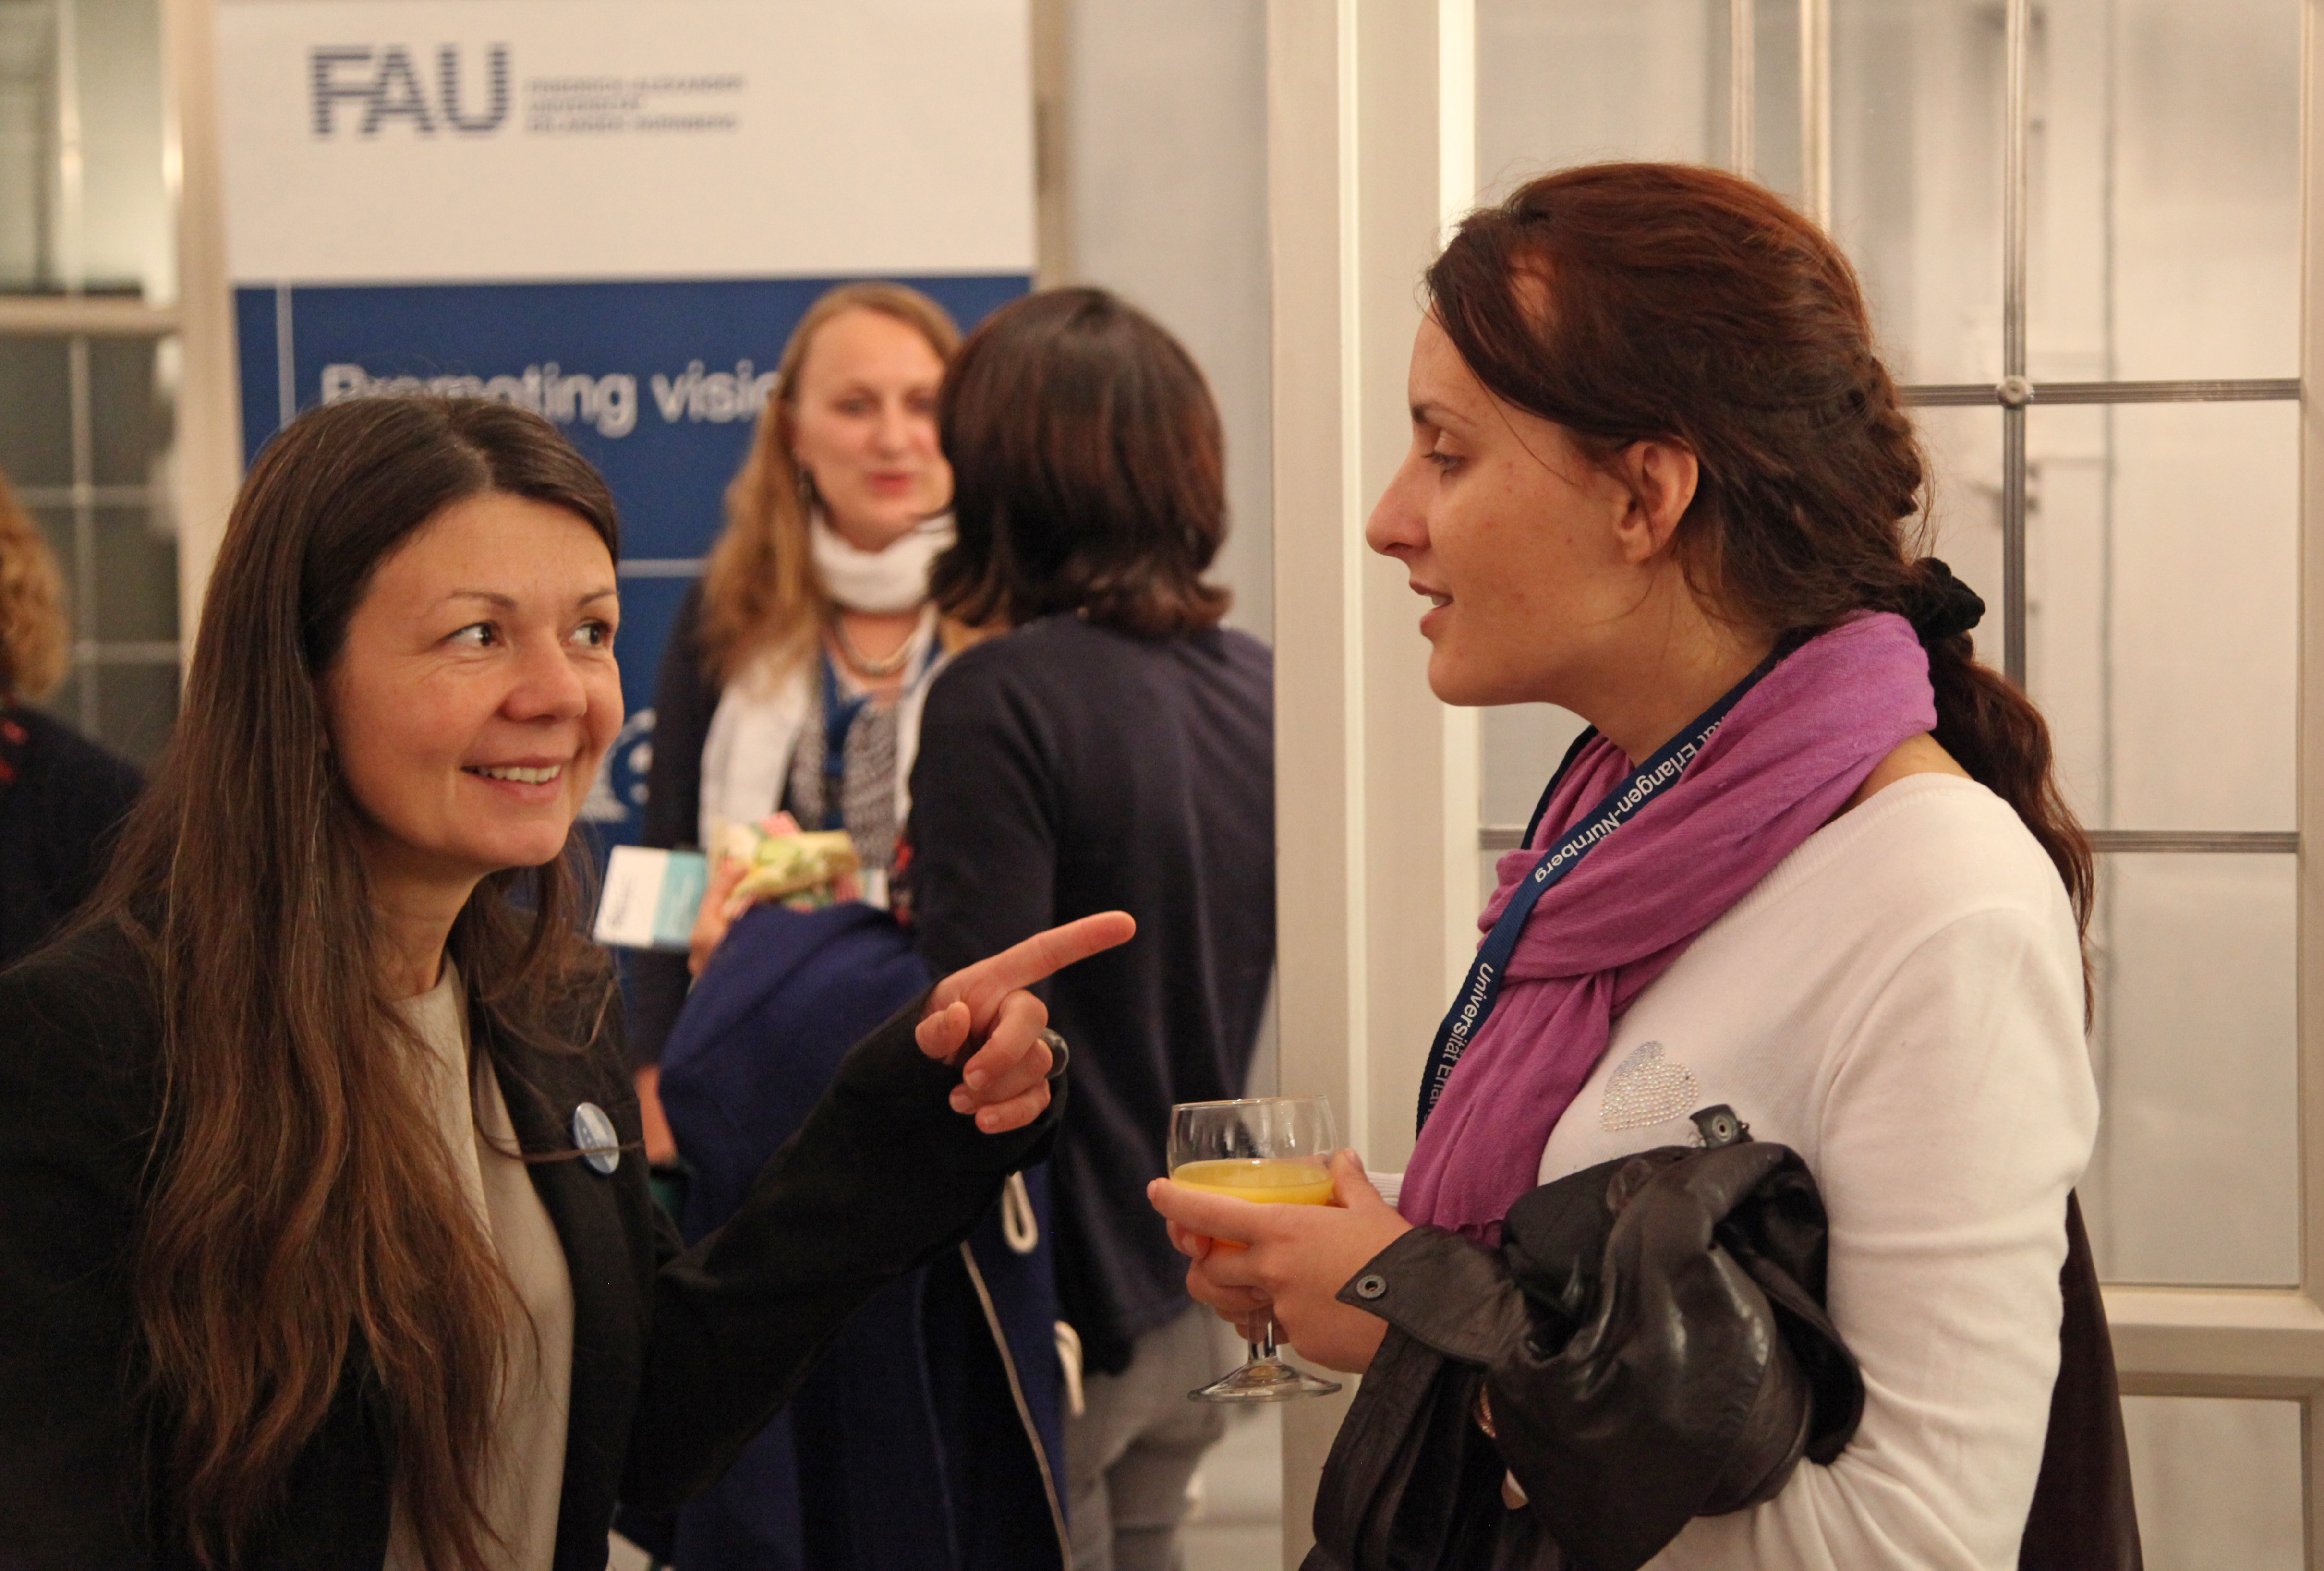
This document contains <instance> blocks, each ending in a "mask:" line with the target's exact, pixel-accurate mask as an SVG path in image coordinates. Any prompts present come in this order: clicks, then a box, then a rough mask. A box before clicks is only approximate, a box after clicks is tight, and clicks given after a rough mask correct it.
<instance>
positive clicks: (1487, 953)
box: [1415, 655, 1775, 1130]
mask: <svg viewBox="0 0 2324 1571" xmlns="http://www.w3.org/2000/svg"><path fill="white" fill-rule="evenodd" d="M1774 669H1775V656H1773V655H1770V656H1768V658H1767V660H1766V662H1765V663H1763V664H1762V665H1761V666H1760V667H1759V668H1758V670H1755V671H1753V672H1752V673H1751V674H1750V675H1749V676H1748V677H1745V678H1744V679H1742V680H1741V681H1739V682H1738V683H1736V684H1735V686H1733V687H1732V688H1729V689H1728V690H1727V694H1726V696H1725V697H1723V698H1720V700H1719V702H1717V703H1716V704H1713V705H1712V706H1711V707H1710V708H1708V709H1705V710H1704V711H1703V712H1702V713H1701V714H1700V715H1698V716H1695V717H1694V720H1693V722H1692V724H1691V725H1688V726H1687V727H1686V728H1685V729H1684V730H1683V731H1681V732H1680V733H1679V734H1678V735H1676V736H1674V737H1672V738H1671V739H1670V741H1669V742H1667V743H1665V744H1664V745H1663V750H1662V751H1661V752H1660V753H1655V755H1654V756H1653V757H1652V758H1649V759H1648V760H1646V762H1645V763H1643V764H1641V765H1639V766H1638V769H1637V772H1636V773H1634V774H1632V775H1631V776H1630V778H1629V779H1628V780H1626V781H1623V782H1622V783H1621V784H1620V785H1618V786H1616V787H1615V788H1614V789H1613V790H1610V791H1609V792H1607V793H1606V795H1605V796H1604V797H1603V798H1602V799H1600V801H1599V803H1598V805H1597V806H1596V807H1594V808H1592V809H1590V811H1589V812H1588V813H1587V814H1585V815H1584V816H1583V817H1582V821H1581V822H1580V823H1578V824H1576V825H1575V826H1574V827H1572V828H1571V829H1569V830H1567V831H1566V833H1565V837H1564V838H1563V839H1562V840H1560V841H1559V842H1558V843H1557V844H1556V845H1554V846H1551V847H1550V848H1549V849H1548V850H1546V851H1545V852H1543V853H1542V855H1541V860H1540V861H1538V862H1536V863H1535V864H1534V866H1533V871H1532V872H1531V873H1526V877H1525V882H1524V883H1520V884H1519V885H1518V886H1517V892H1516V893H1515V894H1513V895H1511V896H1510V897H1509V903H1508V906H1507V907H1505V908H1504V909H1503V910H1502V911H1501V915H1500V919H1499V921H1497V922H1495V923H1494V924H1493V930H1492V931H1491V932H1489V933H1488V934H1486V935H1485V941H1484V943H1483V944H1482V945H1481V946H1480V947H1479V948H1478V950H1477V958H1476V960H1475V962H1474V963H1473V964H1471V966H1470V967H1469V975H1468V976H1467V977H1466V978H1465V979H1463V980H1462V984H1461V991H1460V993H1458V994H1457V995H1456V996H1455V997H1454V998H1453V1001H1452V1008H1451V1009H1449V1010H1447V1011H1446V1012H1445V1014H1444V1023H1443V1024H1442V1025H1440V1026H1438V1027H1437V1028H1436V1041H1435V1044H1434V1046H1433V1047H1431V1048H1430V1049H1429V1053H1428V1074H1427V1077H1425V1079H1423V1080H1422V1081H1421V1083H1420V1117H1419V1120H1418V1123H1416V1125H1415V1128H1416V1130H1417V1128H1418V1127H1419V1125H1422V1124H1425V1123H1427V1122H1428V1115H1429V1114H1430V1113H1432V1112H1434V1110H1435V1107H1436V1102H1437V1099H1438V1098H1439V1097H1441V1096H1443V1095H1444V1083H1445V1082H1446V1081H1447V1080H1450V1079H1451V1078H1452V1067H1453V1066H1454V1065H1455V1064H1458V1063H1459V1062H1460V1061H1461V1055H1462V1053H1464V1052H1466V1051H1468V1049H1469V1044H1470V1043H1471V1041H1473V1040H1475V1039H1476V1035H1477V1031H1478V1029H1479V1028H1480V1027H1481V1026H1482V1025H1483V1024H1484V1023H1485V1021H1486V1018H1487V1017H1488V1016H1489V1015H1490V1014H1491V1013H1492V1012H1493V1005H1494V1003H1496V1002H1497V1001H1498V1000H1499V997H1500V995H1501V980H1502V976H1503V975H1504V973H1506V972H1507V971H1508V964H1509V956H1511V955H1513V954H1515V953H1516V952H1517V938H1518V935H1519V934H1521V933H1523V932H1524V931H1525V925H1526V918H1528V917H1530V916H1532V915H1533V908H1534V907H1535V905H1536V904H1538V903H1539V902H1540V900H1541V897H1542V896H1543V895H1545V894H1546V893H1548V892H1549V890H1550V889H1551V887H1552V886H1553V885H1554V884H1555V883H1557V882H1558V881H1559V880H1560V879H1562V878H1563V877H1564V876H1565V875H1566V874H1567V873H1571V872H1572V871H1573V869H1574V867H1575V865H1576V864H1579V863H1580V862H1581V860H1582V857H1584V856H1586V855H1589V854H1590V851H1591V847H1593V846H1596V845H1597V844H1598V843H1599V842H1600V840H1603V839H1604V838H1605V837H1606V836H1609V835H1610V834H1612V833H1613V832H1614V831H1615V830H1617V829H1618V828H1620V827H1622V826H1623V825H1624V824H1626V823H1628V821H1629V820H1630V818H1631V817H1632V816H1633V815H1635V814H1636V813H1637V810H1638V809H1640V808H1642V807H1645V806H1646V803H1647V802H1649V801H1651V800H1652V799H1654V797H1655V793H1656V792H1657V791H1660V790H1663V788H1664V787H1665V786H1668V785H1671V784H1674V782H1676V781H1677V780H1678V779H1679V777H1680V776H1681V775H1683V774H1684V773H1685V772H1686V768H1687V765H1689V764H1691V763H1692V762H1694V759H1695V755H1696V754H1697V753H1701V751H1702V748H1703V744H1705V743H1707V742H1709V741H1710V740H1711V736H1712V735H1713V734H1715V733H1716V732H1717V731H1718V729H1719V727H1720V725H1723V724H1725V722H1726V719H1727V712H1728V711H1729V710H1730V709H1732V708H1734V707H1735V705H1736V701H1737V700H1738V699H1739V698H1742V697H1743V695H1744V694H1746V693H1748V692H1749V691H1750V690H1751V688H1752V687H1753V686H1754V685H1755V684H1756V683H1757V681H1758V679H1760V678H1761V677H1764V676H1766V674H1767V673H1768V672H1769V671H1771V670H1774ZM1592 735H1596V733H1594V732H1584V733H1583V734H1582V736H1581V738H1579V739H1578V740H1576V741H1575V743H1574V744H1573V746H1572V749H1571V750H1570V751H1569V752H1568V753H1566V755H1565V762H1563V763H1561V764H1559V765H1558V769H1557V773H1556V774H1554V775H1553V776H1551V777H1550V781H1549V789H1548V790H1545V791H1544V792H1542V797H1541V805H1540V806H1539V807H1537V808H1535V809H1534V814H1533V824H1532V825H1531V826H1530V827H1527V829H1526V839H1527V840H1528V841H1530V840H1531V839H1532V838H1533V832H1534V830H1535V828H1538V827H1540V824H1541V819H1542V815H1543V814H1544V813H1545V812H1546V811H1547V810H1548V809H1549V799H1550V796H1551V794H1552V793H1553V792H1554V791H1555V790H1557V782H1558V781H1559V780H1560V779H1562V778H1563V775H1564V773H1565V772H1566V770H1567V769H1568V768H1570V767H1571V766H1572V762H1573V761H1574V760H1575V759H1576V758H1579V757H1580V756H1581V755H1582V744H1584V743H1586V742H1587V741H1588V740H1589V738H1590V737H1591V736H1592Z"/></svg>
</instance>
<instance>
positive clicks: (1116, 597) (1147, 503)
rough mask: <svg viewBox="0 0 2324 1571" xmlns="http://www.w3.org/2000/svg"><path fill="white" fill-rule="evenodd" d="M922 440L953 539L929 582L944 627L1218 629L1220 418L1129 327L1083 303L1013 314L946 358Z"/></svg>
mask: <svg viewBox="0 0 2324 1571" xmlns="http://www.w3.org/2000/svg"><path fill="white" fill-rule="evenodd" d="M936 425H937V430H938V432H939V433H940V435H941V436H942V438H943V440H944V448H945V457H947V458H949V459H950V460H951V461H952V476H953V520H954V526H955V528H956V529H957V530H958V531H959V539H958V541H957V543H955V544H954V546H953V548H952V549H951V550H948V551H946V552H945V554H944V555H943V556H941V557H938V558H937V559H936V566H935V567H934V568H932V569H930V571H929V574H928V588H929V590H930V592H931V593H932V594H934V595H935V596H936V601H937V603H938V604H939V605H942V606H944V608H945V610H946V611H948V612H950V613H952V614H953V615H955V616H958V617H960V618H961V619H962V620H964V621H965V622H968V623H971V624H984V623H987V622H991V621H995V620H1001V621H1005V622H1007V623H1009V624H1012V625H1014V624H1022V623H1027V622H1031V621H1033V620H1035V619H1036V618H1037V617H1042V616H1049V615H1056V614H1057V613H1060V612H1066V611H1077V612H1080V613H1082V614H1083V615H1086V616H1087V617H1088V618H1089V619H1090V620H1091V621H1093V622H1097V623H1102V624H1105V625H1107V626H1111V627H1118V628H1120V629H1122V630H1123V631H1124V632H1128V633H1145V634H1148V635H1152V636H1160V635H1163V634H1167V633H1190V632H1194V631H1197V630H1199V629H1202V628H1205V627H1212V626H1215V625H1216V624H1217V623H1218V621H1219V619H1220V618H1221V617H1222V616H1224V615H1226V612H1227V606H1228V604H1229V596H1228V594H1227V591H1226V590H1225V589H1223V588H1222V587H1219V586H1218V585H1216V584H1206V583H1204V582H1203V573H1204V572H1205V571H1206V570H1208V568H1210V565H1211V562H1212V560H1213V559H1214V558H1216V557H1217V555H1218V554H1219V547H1220V545H1221V544H1222V542H1223V541H1225V540H1226V535H1227V494H1226V458H1225V444H1224V441H1223V439H1222V437H1221V435H1220V430H1219V411H1218V406H1217V405H1216V404H1215V403H1213V402H1212V401H1211V390H1210V386H1209V384H1207V383H1205V382H1204V381H1203V373H1202V370H1201V368H1200V367H1198V366H1197V365H1195V364H1194V356H1191V355H1188V354H1187V353H1186V351H1185V347H1184V346H1182V345H1181V344H1180V343H1179V342H1178V340H1177V339H1176V338H1174V337H1171V336H1170V335H1169V333H1168V332H1167V330H1165V329H1164V328H1163V327H1162V326H1161V324H1160V323H1158V322H1157V321H1155V320H1154V319H1153V318H1151V317H1149V316H1148V315H1147V314H1146V313H1145V312H1143V311H1141V310H1138V309H1137V308H1136V307H1134V306H1131V305H1130V304H1128V303H1127V302H1125V301H1123V300H1120V299H1119V298H1118V297H1116V296H1114V295H1111V294H1109V293H1108V292H1106V291H1104V290H1102V289H1091V288H1087V287H1082V286H1077V287H1074V288H1068V289H1051V290H1044V291H1041V292H1040V293H1039V294H1035V295H1028V296H1027V297H1026V298H1025V299H1023V300H1012V301H1011V302H1010V303H1009V304H1008V305H1005V306H1003V307H1001V309H1000V310H997V311H995V312H993V313H992V314H991V316H989V317H987V318H985V319H984V320H983V321H982V323H981V324H979V325H978V327H977V329H976V331H975V332H973V333H972V334H970V335H969V338H968V342H967V343H966V344H965V345H964V346H963V347H962V348H961V352H960V357H959V358H958V359H957V360H955V361H954V362H953V366H952V369H951V370H950V371H949V372H947V373H946V374H945V384H944V393H943V395H942V397H941V398H939V400H938V401H937V406H936Z"/></svg>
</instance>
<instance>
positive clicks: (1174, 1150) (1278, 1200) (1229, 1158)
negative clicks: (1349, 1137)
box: [1170, 1096, 1340, 1402]
mask: <svg viewBox="0 0 2324 1571" xmlns="http://www.w3.org/2000/svg"><path fill="white" fill-rule="evenodd" d="M1336 1145H1337V1141H1335V1139H1334V1135H1333V1127H1332V1104H1331V1103H1330V1101H1328V1100H1327V1099H1326V1098H1324V1097H1321V1096H1246V1097H1242V1098H1240V1099H1238V1100H1236V1101H1233V1102H1183V1103H1180V1104H1178V1105H1177V1106H1176V1107H1173V1108H1172V1109H1171V1110H1170V1178H1171V1181H1172V1182H1174V1183H1179V1184H1184V1185H1185V1186H1186V1187H1188V1188H1190V1189H1198V1190H1201V1191H1203V1193H1205V1194H1212V1195H1228V1196H1231V1197H1234V1198H1235V1199H1238V1200H1250V1201H1255V1202H1257V1203H1259V1204H1260V1205H1271V1206H1324V1205H1329V1204H1330V1203H1331V1199H1332V1174H1331V1171H1330V1169H1328V1168H1327V1167H1326V1166H1325V1164H1326V1163H1328V1162H1329V1161H1330V1160H1332V1152H1333V1150H1334V1149H1336ZM1218 1243H1219V1245H1220V1247H1222V1248H1229V1249H1240V1248H1241V1247H1242V1246H1241V1245H1240V1244H1238V1243H1234V1242H1233V1241H1232V1240H1230V1239H1222V1240H1219V1241H1218ZM1244 1335H1245V1336H1246V1337H1247V1338H1248V1339H1249V1341H1250V1360H1249V1361H1248V1362H1247V1363H1244V1364H1243V1366H1242V1367H1241V1368H1240V1369H1237V1370H1235V1371H1233V1372H1231V1373H1229V1374H1226V1375H1222V1376H1221V1377H1220V1378H1219V1379H1218V1380H1215V1381H1213V1382H1211V1383H1210V1384H1209V1385H1206V1386H1204V1387H1203V1388H1202V1390H1200V1391H1189V1392H1187V1393H1186V1394H1187V1395H1188V1396H1189V1397H1191V1398H1192V1399H1193V1400H1195V1401H1198V1402H1279V1401H1284V1400H1288V1399H1290V1398H1292V1397H1310V1396H1323V1395H1326V1394H1328V1393H1330V1392H1332V1391H1338V1390H1339V1389H1340V1387H1339V1383H1338V1382H1335V1381H1328V1380H1318V1379H1316V1378H1315V1376H1314V1375H1312V1374H1309V1373H1307V1372H1305V1371H1303V1370H1299V1369H1295V1368H1293V1367H1292V1366H1291V1365H1290V1364H1289V1363H1285V1362H1284V1359H1283V1355H1282V1354H1279V1353H1277V1351H1276V1347H1275V1317H1273V1316H1271V1315H1268V1316H1262V1317H1260V1318H1259V1334H1258V1335H1251V1333H1250V1328H1249V1327H1246V1328H1245V1331H1244Z"/></svg>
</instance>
